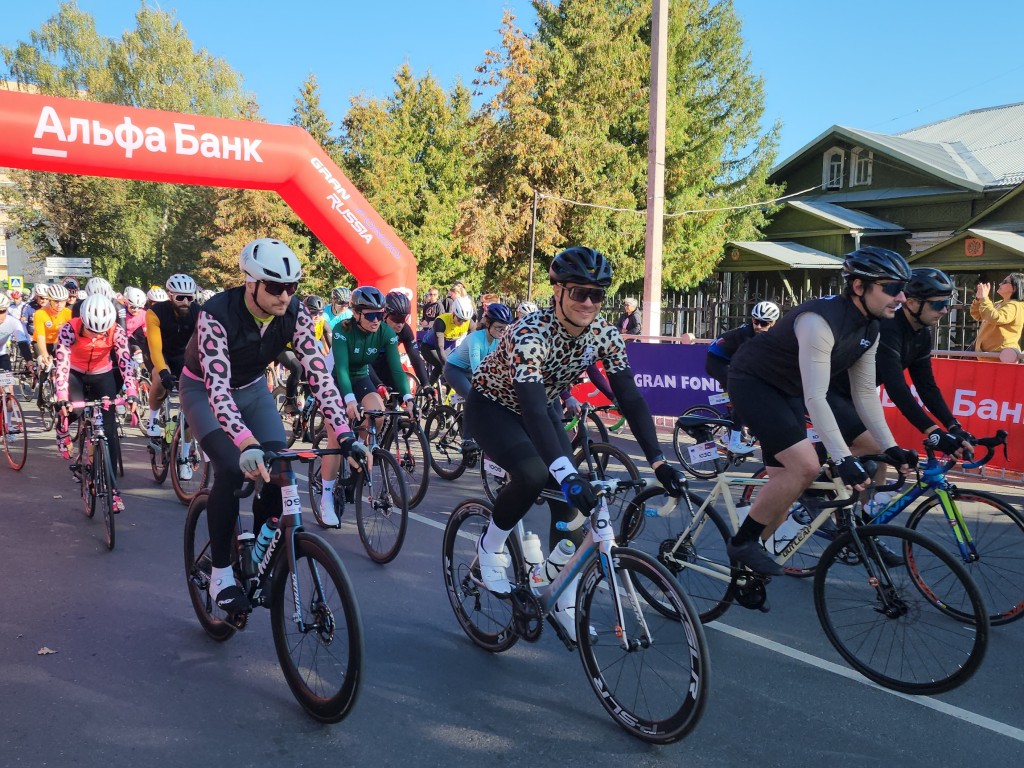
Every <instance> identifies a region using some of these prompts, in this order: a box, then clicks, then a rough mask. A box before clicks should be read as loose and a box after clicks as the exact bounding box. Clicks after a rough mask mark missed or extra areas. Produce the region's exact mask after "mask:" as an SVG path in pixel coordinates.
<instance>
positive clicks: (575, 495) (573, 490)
mask: <svg viewBox="0 0 1024 768" xmlns="http://www.w3.org/2000/svg"><path fill="white" fill-rule="evenodd" d="M562 495H563V496H565V500H566V501H567V502H569V504H570V505H571V506H573V507H575V508H576V509H578V510H579V511H580V512H582V513H583V514H584V515H589V514H590V513H591V512H592V511H593V510H594V507H596V506H597V494H595V493H594V489H593V488H592V487H591V485H590V483H589V482H588V481H586V480H584V479H583V478H582V477H580V476H579V474H577V473H576V472H573V473H572V474H571V475H567V476H566V478H565V479H564V480H563V481H562Z"/></svg>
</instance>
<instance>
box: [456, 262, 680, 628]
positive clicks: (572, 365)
mask: <svg viewBox="0 0 1024 768" xmlns="http://www.w3.org/2000/svg"><path fill="white" fill-rule="evenodd" d="M548 276H549V278H550V280H551V283H552V288H553V291H554V301H553V304H552V306H550V307H547V308H545V309H541V310H539V311H537V312H533V313H531V314H529V315H527V316H526V317H524V318H523V319H521V320H519V321H518V322H517V323H515V324H514V325H513V326H512V327H511V328H509V329H508V331H506V333H505V335H504V336H503V337H502V339H501V341H499V342H498V347H497V349H496V350H494V351H493V352H491V353H490V354H489V355H488V356H487V357H486V358H484V360H483V362H482V363H481V364H480V367H479V368H477V370H476V373H475V374H474V375H473V379H472V382H473V388H472V390H471V391H470V393H469V397H468V398H467V400H466V406H465V421H466V426H467V427H468V428H469V430H470V432H471V433H472V434H473V435H474V436H475V437H476V439H477V441H478V442H479V444H480V447H481V448H482V449H483V451H484V452H485V453H486V454H487V455H488V456H490V457H491V458H492V459H493V460H494V461H495V462H497V463H498V464H499V465H500V466H502V467H504V469H505V471H506V472H508V473H509V476H510V481H509V482H508V483H507V484H506V486H505V488H504V489H503V490H502V492H501V493H500V494H499V495H498V498H497V501H496V502H495V504H494V514H493V516H492V518H491V522H490V523H489V525H488V527H487V529H486V530H485V531H484V533H483V535H482V536H481V537H480V540H479V542H478V543H477V555H478V558H479V565H480V574H481V578H482V581H483V583H484V585H485V586H486V587H487V589H489V590H490V591H492V592H494V593H496V594H508V593H509V592H510V589H511V587H510V584H509V579H508V573H507V571H506V568H507V567H508V565H509V560H510V559H509V556H508V554H507V552H506V550H505V541H506V539H507V538H508V535H509V533H510V532H511V531H512V529H513V528H514V527H515V525H516V523H517V522H519V520H521V519H522V518H523V516H524V515H525V514H526V512H527V510H529V509H530V507H531V506H532V505H533V503H534V501H535V500H536V499H537V496H538V495H539V494H540V492H541V491H542V490H543V489H544V488H545V486H547V485H549V484H550V483H551V482H552V481H553V482H554V484H555V487H556V488H557V487H560V489H561V492H562V494H563V495H564V497H565V501H566V502H567V503H561V502H550V507H551V531H550V536H549V542H548V543H549V545H550V547H551V548H554V546H555V545H556V544H557V543H558V542H559V541H560V540H561V539H565V538H569V539H572V540H573V541H574V542H576V543H579V542H580V541H582V537H583V535H584V533H583V531H582V529H580V530H577V531H574V532H572V533H563V532H561V531H559V530H558V529H557V528H556V523H557V522H568V521H570V520H571V519H573V518H574V517H575V514H576V512H575V511H574V510H573V509H572V508H571V507H575V509H576V510H578V511H579V512H582V513H583V514H589V513H590V512H591V511H592V510H593V509H594V507H595V506H596V505H597V499H596V497H595V494H594V491H593V488H592V487H591V485H590V483H588V482H586V481H585V480H583V479H582V478H581V477H580V475H579V474H577V472H576V470H575V468H574V466H573V463H572V460H571V459H570V458H569V457H570V456H571V455H572V447H571V446H570V444H569V438H568V436H567V435H566V433H565V429H564V428H563V424H562V419H561V414H560V413H559V411H558V410H557V409H556V408H555V407H554V403H555V401H556V400H557V398H558V394H559V392H561V391H562V390H563V389H566V388H567V387H569V386H570V385H571V384H572V383H573V382H575V381H576V378H577V377H578V376H579V375H580V374H581V373H582V372H583V371H584V370H585V369H586V367H587V366H588V365H590V364H592V363H594V362H596V361H598V360H600V361H601V362H602V363H604V369H605V372H606V373H607V374H608V379H609V381H610V382H611V386H612V390H613V391H614V393H615V395H616V401H617V402H618V404H619V408H620V410H621V411H622V413H623V415H624V416H625V417H626V420H627V421H628V422H629V427H630V429H631V430H632V432H633V435H634V436H635V437H636V439H637V442H638V443H639V444H640V448H641V450H642V451H643V452H644V455H645V456H646V458H647V460H648V461H649V462H650V463H651V466H652V467H653V468H654V473H655V475H656V476H657V478H658V481H659V482H660V483H661V484H662V485H664V486H665V488H666V489H667V490H668V491H669V492H670V493H672V494H675V495H678V494H679V493H681V492H682V491H683V489H684V487H685V481H684V480H683V479H682V477H681V475H680V473H678V472H677V471H676V470H674V469H673V468H672V467H671V466H670V465H668V464H666V463H665V457H664V454H663V453H662V450H661V447H660V446H659V445H658V438H657V434H656V433H655V430H654V422H653V421H652V419H651V414H650V411H649V410H648V408H647V403H646V402H645V401H644V399H643V397H642V396H641V395H640V393H639V392H638V391H637V388H636V384H635V383H634V381H633V373H632V371H631V370H630V367H629V361H628V359H627V358H626V346H625V344H624V343H623V340H622V337H621V336H620V335H619V332H618V330H616V328H615V326H613V325H611V324H610V323H608V322H607V321H606V320H604V319H603V318H602V317H601V316H600V315H599V314H598V309H599V308H600V306H601V303H602V302H603V301H604V297H605V293H606V291H607V289H608V287H609V286H610V285H611V282H612V267H611V264H610V263H609V261H608V259H607V258H605V256H604V255H603V254H601V253H600V252H598V251H595V250H593V249H591V248H584V247H573V248H568V249H566V250H564V251H562V252H561V253H559V254H558V255H557V256H555V258H554V260H553V261H552V262H551V267H550V269H549V271H548ZM570 505H571V507H570ZM575 593H576V590H575V588H574V587H572V586H570V587H569V589H567V590H566V591H565V593H564V595H563V597H562V598H561V599H560V600H559V601H558V603H557V604H556V609H555V614H554V615H555V617H556V619H557V620H558V621H559V622H560V623H561V625H562V626H563V627H564V628H565V629H566V631H567V633H568V635H569V636H570V637H573V638H575V617H574V616H573V611H574V602H575Z"/></svg>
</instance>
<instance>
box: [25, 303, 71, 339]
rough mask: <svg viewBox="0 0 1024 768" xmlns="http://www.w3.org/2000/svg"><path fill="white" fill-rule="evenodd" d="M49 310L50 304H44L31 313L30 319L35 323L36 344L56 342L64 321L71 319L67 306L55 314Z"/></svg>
mask: <svg viewBox="0 0 1024 768" xmlns="http://www.w3.org/2000/svg"><path fill="white" fill-rule="evenodd" d="M50 310H51V307H50V306H45V307H43V308H42V309H40V310H39V311H38V312H36V313H35V315H33V318H32V320H33V322H34V323H35V324H36V328H35V332H36V335H35V337H34V338H35V341H36V343H37V344H56V343H57V334H59V333H60V329H61V328H63V327H64V323H67V322H70V321H71V310H70V309H68V308H67V307H64V309H62V310H61V311H60V312H58V313H56V314H53V313H52V312H51V311H50Z"/></svg>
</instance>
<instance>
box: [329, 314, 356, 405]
mask: <svg viewBox="0 0 1024 768" xmlns="http://www.w3.org/2000/svg"><path fill="white" fill-rule="evenodd" d="M345 333H346V332H345V329H344V327H343V326H342V323H338V324H337V325H335V326H334V331H333V332H332V333H331V336H332V337H333V343H332V346H331V349H333V350H334V381H335V382H336V384H337V385H338V391H339V392H340V393H341V395H342V397H343V398H344V400H345V402H346V403H354V402H355V401H356V396H355V395H354V394H353V390H352V376H351V375H350V374H349V370H348V337H347V336H346V335H345ZM353 333H354V331H353Z"/></svg>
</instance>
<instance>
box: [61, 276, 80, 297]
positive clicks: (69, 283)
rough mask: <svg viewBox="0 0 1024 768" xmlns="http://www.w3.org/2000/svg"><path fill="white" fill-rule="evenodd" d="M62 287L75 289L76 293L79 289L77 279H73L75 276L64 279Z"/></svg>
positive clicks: (70, 289)
mask: <svg viewBox="0 0 1024 768" xmlns="http://www.w3.org/2000/svg"><path fill="white" fill-rule="evenodd" d="M64 287H65V288H67V289H68V290H69V291H75V292H76V293H77V292H78V291H79V290H80V288H79V286H78V281H77V280H75V278H73V277H68V278H65V279H64Z"/></svg>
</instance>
